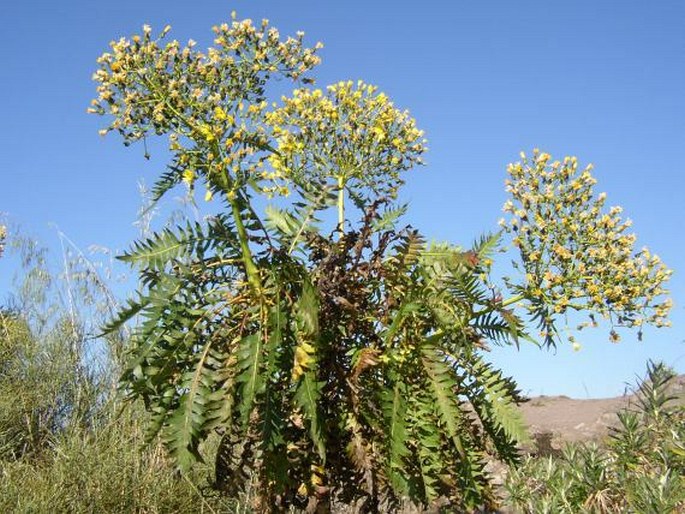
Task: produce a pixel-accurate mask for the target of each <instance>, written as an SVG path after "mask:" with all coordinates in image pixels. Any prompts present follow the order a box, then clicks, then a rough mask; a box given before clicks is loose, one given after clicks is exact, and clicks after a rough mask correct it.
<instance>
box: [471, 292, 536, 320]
mask: <svg viewBox="0 0 685 514" xmlns="http://www.w3.org/2000/svg"><path fill="white" fill-rule="evenodd" d="M523 299H525V295H522V294H517V295H516V296H512V297H511V298H507V299H506V300H504V301H503V302H498V303H496V304H493V305H491V306H490V307H486V308H485V309H483V310H481V311H478V312H474V313H473V314H474V315H475V316H481V315H483V314H487V313H488V312H492V311H494V310H498V309H503V308H505V307H509V306H510V305H513V304H515V303H518V302H520V301H521V300H523Z"/></svg>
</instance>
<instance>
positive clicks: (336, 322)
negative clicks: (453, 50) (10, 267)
mask: <svg viewBox="0 0 685 514" xmlns="http://www.w3.org/2000/svg"><path fill="white" fill-rule="evenodd" d="M214 32H215V40H214V46H212V47H210V48H209V49H208V50H207V51H204V52H202V51H200V50H198V49H197V45H196V44H195V43H194V42H193V41H190V42H188V43H187V44H186V45H181V44H180V43H178V42H177V41H167V39H166V38H167V33H168V29H164V31H162V33H161V35H160V36H159V37H153V36H152V31H151V29H150V28H149V27H144V29H143V33H142V35H137V36H133V37H132V38H130V39H121V40H119V41H115V42H112V44H111V51H109V52H107V53H105V54H103V56H102V57H101V58H100V59H99V61H98V63H99V67H98V70H97V71H96V73H95V75H94V78H95V80H96V81H97V82H98V93H99V95H98V98H97V99H95V100H94V101H93V105H92V106H91V111H92V112H94V113H96V114H100V115H104V116H106V117H107V119H108V120H109V124H108V125H107V127H106V128H104V129H103V132H104V133H107V132H110V131H116V132H118V133H119V134H120V135H121V136H122V137H123V139H124V143H125V144H127V145H128V144H131V143H134V142H137V141H140V140H143V141H145V139H146V138H148V137H151V136H154V135H166V136H167V137H168V141H169V151H170V162H169V164H168V169H167V170H166V171H165V172H164V173H162V174H161V176H160V177H159V178H158V180H157V181H156V183H155V186H154V188H153V192H154V197H155V200H158V199H160V198H161V197H162V196H164V195H165V194H166V193H167V192H169V191H170V190H172V189H173V188H174V187H176V186H182V187H183V184H185V187H187V188H189V189H190V190H191V191H192V192H195V188H197V187H198V186H200V187H202V188H203V189H204V198H205V200H206V201H210V202H216V203H220V204H221V205H222V206H223V207H224V209H223V210H222V211H221V213H220V214H218V215H214V216H208V217H207V218H206V219H205V220H204V221H203V222H198V223H190V222H188V223H185V224H181V225H178V226H176V227H175V228H170V229H165V230H163V231H161V232H159V233H157V234H154V235H153V236H151V237H150V238H148V239H145V240H141V241H138V242H136V243H134V245H133V246H132V248H131V249H130V250H129V251H128V252H126V253H125V254H124V255H122V256H121V259H122V260H124V261H126V262H129V263H131V265H133V266H135V267H136V268H137V269H138V270H139V276H140V289H139V291H138V294H137V296H136V297H135V298H133V299H131V300H130V301H129V302H128V304H127V305H126V306H125V307H124V308H123V309H122V310H121V312H120V314H119V316H118V317H117V318H116V319H114V320H112V322H111V323H110V324H109V326H108V327H107V330H117V329H118V328H120V327H121V325H122V324H124V323H126V322H127V321H129V320H130V319H132V318H133V317H134V316H136V315H139V316H140V322H139V324H138V325H137V327H136V329H135V336H134V338H133V340H132V341H131V343H130V345H129V347H128V356H129V364H128V366H127V368H126V369H125V371H124V373H123V375H122V377H121V385H122V389H123V390H124V391H125V392H126V393H127V394H128V395H129V396H130V397H131V398H138V399H141V400H142V401H143V402H144V403H145V405H146V407H147V408H148V410H149V411H150V413H151V422H150V426H149V435H150V437H155V436H157V435H160V436H161V437H162V439H163V441H164V442H165V443H166V445H167V447H168V449H169V451H170V454H171V455H172V457H173V458H174V459H175V460H176V462H177V463H178V465H179V467H180V468H181V469H187V468H189V467H190V466H192V464H193V462H195V461H196V460H198V459H201V458H203V455H202V452H201V446H200V444H201V442H202V441H203V440H205V439H206V438H207V437H208V436H209V435H210V434H212V433H217V432H218V433H219V434H220V435H221V444H220V445H219V449H218V452H217V454H216V455H212V456H211V457H212V458H214V459H215V460H216V465H217V477H216V478H217V482H216V485H217V487H219V488H221V489H222V490H224V491H225V492H228V493H237V492H239V490H240V489H241V488H242V487H244V486H245V484H246V483H248V479H249V483H250V484H252V486H253V490H256V491H257V494H256V496H255V503H254V505H253V507H254V508H255V510H257V511H260V512H269V511H282V510H284V509H286V508H288V507H290V506H302V507H306V508H307V509H308V511H310V512H314V511H316V510H317V509H319V510H321V509H324V510H325V509H326V508H327V506H328V505H329V504H330V502H331V501H333V500H338V501H342V502H359V503H362V504H364V505H365V508H366V510H367V511H370V512H374V511H377V510H378V509H379V506H380V504H381V503H382V502H385V503H389V504H393V503H395V502H397V501H399V500H400V499H402V498H406V499H409V500H411V501H413V502H415V503H422V504H434V505H437V504H440V505H444V506H446V505H449V506H450V507H449V508H451V509H453V510H457V511H465V510H473V509H475V508H478V507H485V508H489V509H490V508H495V506H496V503H497V498H496V495H495V494H494V490H493V488H492V485H491V483H490V478H489V475H488V473H487V471H486V467H485V465H486V462H487V460H488V459H489V458H490V457H491V456H496V457H498V458H502V459H506V460H508V461H511V462H513V461H515V460H516V458H517V451H516V445H517V443H518V441H520V440H521V439H522V438H525V431H524V430H523V426H522V424H521V420H520V417H519V414H518V411H517V409H516V408H515V407H516V404H517V403H518V402H519V401H521V397H520V395H519V392H518V391H517V389H516V385H515V383H514V382H513V381H512V380H511V379H509V378H507V377H505V376H503V374H502V373H501V372H500V371H499V370H497V369H495V368H494V367H493V366H492V365H490V364H489V363H488V362H487V361H486V360H485V358H484V351H486V350H487V347H488V345H489V344H517V343H518V341H519V340H520V339H522V338H529V339H530V338H531V336H530V335H529V334H528V332H527V330H526V328H525V326H526V325H525V322H524V317H525V314H526V313H532V314H533V315H534V316H536V317H537V318H538V319H541V320H542V322H543V324H544V327H545V330H546V331H547V333H549V334H553V333H554V330H555V329H554V327H555V317H554V313H561V312H563V309H566V308H571V307H572V308H579V309H590V310H593V311H597V312H600V313H602V314H605V313H606V314H610V315H616V316H620V317H621V321H622V322H628V323H632V324H633V325H637V324H638V323H639V322H645V323H652V322H653V323H656V324H660V323H662V322H663V320H664V316H665V313H666V309H667V307H668V305H667V304H666V303H663V302H661V303H658V300H657V298H658V297H659V296H660V295H661V293H662V292H663V290H662V286H661V284H662V283H663V282H664V281H665V280H666V278H667V277H668V271H667V270H666V269H665V268H664V267H663V266H662V265H661V264H660V263H658V262H657V261H655V260H654V259H653V258H652V257H651V256H647V254H646V253H644V252H643V253H642V254H640V255H638V256H635V257H632V256H630V257H627V256H628V255H629V254H630V248H632V246H631V245H632V239H631V238H630V237H629V236H624V235H623V232H624V229H621V228H620V226H623V225H619V226H617V225H616V224H617V223H620V222H619V221H616V216H617V213H616V212H614V213H613V214H611V213H610V214H608V216H609V217H608V218H607V220H606V221H602V220H604V218H602V217H601V216H600V214H599V210H597V212H595V211H593V209H595V208H596V209H600V208H601V203H600V204H597V203H589V204H588V202H591V200H590V198H591V192H590V191H589V190H588V184H589V182H588V179H587V178H585V175H581V177H580V178H576V177H575V171H574V168H573V166H574V164H573V163H574V162H575V161H571V160H569V161H565V163H564V164H563V165H562V164H559V165H556V164H550V165H548V164H547V161H548V160H549V158H548V157H547V156H545V155H544V154H535V159H534V163H533V164H532V165H531V164H529V163H527V161H524V162H523V163H522V164H518V165H514V166H513V167H512V168H511V170H512V182H511V183H510V185H509V188H510V191H511V193H512V204H511V205H508V206H507V210H508V211H511V214H512V218H511V220H510V221H505V222H504V229H505V231H508V232H509V233H510V234H512V235H514V244H516V245H517V246H518V247H519V248H520V249H521V266H523V269H524V271H525V273H524V276H525V279H524V280H523V281H522V282H521V283H517V282H515V281H513V280H510V281H509V286H510V288H511V289H512V290H513V296H512V297H511V298H508V299H507V300H503V299H502V293H503V291H500V288H499V287H498V286H497V285H494V284H493V281H492V279H491V277H490V266H491V263H492V256H493V255H494V253H495V251H496V250H497V249H498V247H499V246H500V244H501V241H500V239H501V237H500V234H496V235H489V236H484V237H482V238H480V239H478V240H477V241H476V242H475V243H474V244H473V245H472V246H470V247H467V248H463V247H460V246H456V245H452V244H447V243H440V244H438V243H433V244H427V243H426V241H425V240H424V238H423V237H422V236H421V235H420V234H419V233H418V232H417V231H415V230H413V229H412V228H411V227H404V228H402V227H399V226H398V219H399V218H400V217H401V216H402V214H403V213H404V210H405V209H404V207H403V206H400V205H397V203H396V198H397V193H398V190H399V188H400V187H401V186H402V184H403V181H404V179H403V176H404V173H405V172H407V171H409V170H410V169H411V168H412V167H414V166H416V165H419V164H421V158H422V155H423V153H424V152H425V150H426V146H425V145H426V142H425V140H424V139H423V133H422V132H421V131H420V130H419V129H418V128H417V126H416V122H415V121H414V119H413V118H412V117H411V116H410V115H409V113H408V112H407V111H404V110H400V109H398V108H397V107H395V106H394V105H393V103H392V102H391V101H390V99H389V98H388V97H387V96H386V95H384V94H383V93H380V92H378V90H377V89H376V87H375V86H372V85H368V84H365V83H364V82H357V83H354V82H350V81H347V82H339V83H337V84H334V85H332V86H329V87H328V88H325V89H316V88H314V86H313V85H312V83H313V80H312V78H311V77H310V72H311V71H312V69H313V68H314V67H315V66H316V64H318V62H319V57H318V54H317V51H318V50H319V49H320V45H314V46H313V47H308V46H306V45H305V42H304V38H303V34H301V33H298V34H297V35H296V37H287V38H283V37H282V36H281V35H280V34H279V32H278V30H276V29H275V28H273V27H270V26H269V24H268V22H267V21H263V22H262V23H261V24H253V23H252V22H251V21H250V20H242V21H239V20H237V19H233V20H232V22H231V23H230V24H223V25H220V26H218V27H215V28H214ZM274 79H279V80H290V81H294V82H295V84H294V86H295V89H294V91H293V93H292V94H291V95H290V96H285V97H283V98H282V99H281V100H280V102H278V101H277V102H274V101H273V100H274V99H273V92H272V89H271V84H272V82H273V80H274ZM519 170H520V171H519ZM558 170H562V171H561V172H559V173H557V171H558ZM543 172H544V173H545V175H544V177H545V178H544V179H543V178H542V177H543V175H542V174H543ZM550 174H551V175H550ZM535 181H537V182H535ZM547 182H549V183H550V184H551V186H552V187H553V188H562V190H563V194H562V195H561V197H559V198H557V196H555V195H556V194H557V193H556V192H555V191H556V189H554V190H553V194H552V195H551V196H550V197H549V198H548V197H547V196H544V195H546V194H547V193H546V191H547V189H546V188H547ZM533 183H536V184H537V185H535V186H533V185H532V184H533ZM541 191H542V192H541ZM573 191H576V193H573ZM540 195H543V196H540ZM572 195H576V196H575V197H574V196H572ZM578 195H581V196H580V198H581V203H582V205H585V204H587V206H589V207H588V208H589V209H590V210H589V213H588V214H582V212H584V211H583V210H578V211H576V210H574V209H572V208H571V206H570V204H569V202H571V203H572V202H574V201H576V200H572V198H576V197H577V196H578ZM274 196H279V197H280V199H279V202H278V205H279V206H280V207H278V206H276V205H275V204H269V205H268V207H267V208H266V209H265V210H264V212H261V209H259V208H258V206H259V205H263V202H256V201H255V199H256V198H259V197H262V198H264V200H265V201H268V200H269V199H271V198H273V197H274ZM583 198H585V199H584V200H583ZM347 200H350V201H351V202H352V206H353V207H354V208H350V205H349V203H348V202H347ZM519 203H520V204H521V205H520V206H519V205H518V204H519ZM329 210H331V211H332V212H333V213H337V219H338V223H337V226H336V229H335V230H333V231H332V232H331V233H326V232H325V231H324V230H323V229H322V228H321V224H320V223H319V220H320V219H321V218H322V217H323V216H325V214H326V212H327V211H329ZM586 210H587V209H586ZM538 214H539V215H540V216H541V217H542V219H544V220H545V221H546V222H547V223H549V225H548V226H547V228H545V227H543V226H541V225H540V223H538V222H537V218H536V216H537V215H538ZM611 223H613V224H614V225H613V226H612V227H609V225H610V224H611ZM548 231H553V234H549V232H548ZM605 236H611V237H614V236H615V237H616V238H623V237H627V239H625V240H622V241H624V242H623V243H617V242H615V241H614V244H612V245H607V244H606V243H605V242H604V239H603V238H604V237H605ZM621 245H623V246H621ZM595 253H596V255H595ZM631 259H632V260H631ZM612 266H614V267H612ZM644 267H647V272H646V273H645V272H644V271H642V270H643V268H644ZM598 272H601V273H598ZM590 275H592V276H590ZM556 277H561V279H558V278H556ZM545 281H546V282H545ZM505 286H506V284H504V285H503V288H504V287H505ZM595 287H596V288H597V289H598V293H597V294H595V293H594V292H593V291H594V289H592V288H595ZM615 288H620V290H619V289H615ZM519 306H522V309H518V308H517V307H519ZM557 309H562V310H561V311H558V310H557ZM519 311H520V312H519ZM644 313H647V314H648V315H645V314H644ZM545 337H548V336H547V335H545ZM204 457H206V455H205V456H204Z"/></svg>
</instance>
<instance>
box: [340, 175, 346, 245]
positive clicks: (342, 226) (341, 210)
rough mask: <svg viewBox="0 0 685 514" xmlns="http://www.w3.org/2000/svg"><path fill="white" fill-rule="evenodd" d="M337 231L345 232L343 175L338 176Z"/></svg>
mask: <svg viewBox="0 0 685 514" xmlns="http://www.w3.org/2000/svg"><path fill="white" fill-rule="evenodd" d="M338 232H340V237H342V236H343V234H344V233H345V177H344V176H343V175H339V176H338Z"/></svg>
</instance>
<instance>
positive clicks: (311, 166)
mask: <svg viewBox="0 0 685 514" xmlns="http://www.w3.org/2000/svg"><path fill="white" fill-rule="evenodd" d="M282 101H283V106H282V107H281V108H278V109H275V110H274V111H272V112H270V113H268V114H267V115H266V120H267V123H268V124H269V125H270V126H271V130H272V132H273V135H274V137H275V139H276V142H277V150H278V152H277V153H276V154H274V155H272V156H271V157H270V159H269V162H270V164H271V174H272V176H273V177H276V178H286V179H288V180H291V181H292V182H293V183H294V184H296V186H299V187H306V186H307V185H310V184H312V183H317V182H319V183H326V182H329V181H331V180H332V181H336V182H338V183H339V184H344V185H345V187H346V188H347V189H348V190H349V191H350V192H352V193H353V194H354V195H356V197H357V198H369V197H370V196H388V197H391V198H392V197H394V196H395V195H396V193H397V189H398V187H399V186H400V185H401V184H402V180H401V178H400V172H402V171H405V170H408V169H410V168H411V167H413V166H414V165H417V164H421V163H422V161H421V154H423V153H424V152H425V151H426V140H425V139H423V132H422V131H421V130H419V129H417V128H416V122H415V121H414V119H413V118H412V117H411V116H410V115H409V113H408V112H407V111H400V110H399V109H397V108H395V107H394V106H393V104H392V102H390V100H389V99H388V97H387V96H386V95H385V94H383V93H378V92H377V88H376V87H375V86H372V85H368V84H365V83H364V82H362V81H359V82H357V83H353V82H352V81H347V82H339V83H337V84H334V85H331V86H328V88H327V89H326V90H325V91H322V90H320V89H306V88H305V89H297V90H295V91H294V92H293V95H292V96H291V97H289V98H286V97H283V99H282Z"/></svg>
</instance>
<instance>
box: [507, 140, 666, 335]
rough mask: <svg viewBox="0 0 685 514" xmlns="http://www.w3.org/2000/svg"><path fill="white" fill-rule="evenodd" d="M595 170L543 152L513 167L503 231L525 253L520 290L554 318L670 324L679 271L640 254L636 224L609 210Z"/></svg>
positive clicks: (615, 209)
mask: <svg viewBox="0 0 685 514" xmlns="http://www.w3.org/2000/svg"><path fill="white" fill-rule="evenodd" d="M591 170H592V166H587V167H585V168H583V169H580V168H579V166H578V161H577V159H576V158H575V157H566V158H565V159H564V160H563V161H552V158H551V156H550V155H549V154H546V153H541V152H540V151H538V150H535V151H534V152H533V155H532V158H530V159H529V158H527V157H526V156H525V155H524V154H523V153H522V154H521V161H520V162H517V163H515V164H510V165H509V167H508V172H509V175H510V179H508V180H507V181H506V189H507V192H508V193H509V194H510V195H511V199H510V200H509V201H507V202H506V203H505V205H504V211H505V212H506V213H507V214H508V215H509V216H508V219H503V220H501V221H500V225H501V226H502V227H503V229H504V230H505V231H506V232H508V233H510V234H511V235H512V237H513V239H512V241H513V244H514V245H515V246H516V247H518V249H519V250H520V254H521V258H522V264H523V269H522V272H523V273H524V275H525V282H524V284H522V285H521V286H519V287H520V290H521V291H525V296H526V297H527V298H529V299H533V304H534V305H537V306H541V305H544V306H546V307H547V308H548V309H549V310H548V312H549V315H550V316H554V315H555V314H556V315H558V314H564V313H565V312H566V311H567V310H568V309H575V310H589V311H590V312H596V313H599V314H601V315H602V316H604V317H605V318H607V319H610V320H611V322H612V323H614V324H616V325H619V326H621V325H622V326H633V327H639V326H641V325H642V324H643V323H649V324H653V325H656V326H665V325H668V324H669V322H668V320H667V316H668V312H669V310H670V307H671V300H670V299H664V297H663V295H665V294H666V293H667V291H666V290H665V289H664V284H665V282H666V281H667V280H668V278H669V277H670V275H671V273H672V272H671V270H669V269H668V268H667V267H666V266H665V265H664V264H663V263H662V262H661V260H660V259H659V257H657V256H656V255H652V254H651V253H650V252H649V251H648V250H647V249H646V248H643V249H642V250H640V251H636V250H635V248H634V247H635V241H636V237H635V234H632V233H628V229H629V227H630V226H631V222H630V220H624V219H622V217H621V212H622V209H621V208H620V207H611V208H610V209H608V211H607V209H605V202H606V194H604V193H601V194H600V195H598V196H595V195H594V192H593V187H594V185H595V184H596V179H595V178H594V177H593V176H592V173H591ZM614 333H615V332H614Z"/></svg>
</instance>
